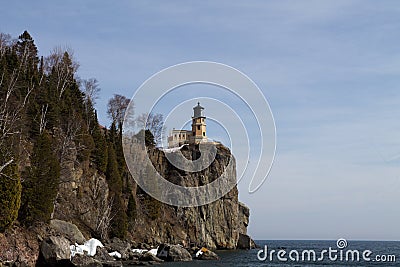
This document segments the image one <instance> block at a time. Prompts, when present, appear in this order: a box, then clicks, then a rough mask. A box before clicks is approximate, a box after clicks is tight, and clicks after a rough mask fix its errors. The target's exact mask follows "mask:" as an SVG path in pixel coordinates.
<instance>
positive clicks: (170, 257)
mask: <svg viewBox="0 0 400 267" xmlns="http://www.w3.org/2000/svg"><path fill="white" fill-rule="evenodd" d="M157 257H158V258H160V259H163V260H165V261H191V260H192V256H191V255H190V253H189V251H187V250H186V249H185V248H183V247H182V246H179V245H170V244H161V245H160V246H159V247H158V250H157Z"/></svg>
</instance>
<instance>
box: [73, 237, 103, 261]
mask: <svg viewBox="0 0 400 267" xmlns="http://www.w3.org/2000/svg"><path fill="white" fill-rule="evenodd" d="M97 247H101V248H102V247H104V246H103V244H102V243H101V242H100V241H99V240H97V239H95V238H92V239H89V240H88V241H86V242H85V244H83V245H78V244H77V243H75V245H71V246H69V249H70V250H71V257H74V256H75V255H76V254H80V255H83V254H85V251H86V252H87V254H88V255H89V256H92V257H93V256H94V255H96V250H97Z"/></svg>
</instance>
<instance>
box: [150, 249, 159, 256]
mask: <svg viewBox="0 0 400 267" xmlns="http://www.w3.org/2000/svg"><path fill="white" fill-rule="evenodd" d="M157 250H158V247H157V248H153V249H150V250H149V252H150V253H151V254H153V255H154V256H157Z"/></svg>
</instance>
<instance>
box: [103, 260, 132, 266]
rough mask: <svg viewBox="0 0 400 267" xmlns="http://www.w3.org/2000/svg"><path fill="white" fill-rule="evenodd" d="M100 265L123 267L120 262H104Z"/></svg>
mask: <svg viewBox="0 0 400 267" xmlns="http://www.w3.org/2000/svg"><path fill="white" fill-rule="evenodd" d="M102 264H103V267H123V266H124V264H123V262H122V261H106V262H102ZM128 266H129V265H128Z"/></svg>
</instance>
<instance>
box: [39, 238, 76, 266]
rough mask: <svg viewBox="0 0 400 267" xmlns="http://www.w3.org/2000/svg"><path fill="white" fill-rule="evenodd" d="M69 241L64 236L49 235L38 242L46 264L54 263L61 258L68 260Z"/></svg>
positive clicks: (69, 253)
mask: <svg viewBox="0 0 400 267" xmlns="http://www.w3.org/2000/svg"><path fill="white" fill-rule="evenodd" d="M69 245H70V243H69V241H68V240H67V239H66V238H64V237H56V236H50V237H49V238H48V239H46V240H44V241H43V242H42V243H41V244H40V253H41V256H42V257H43V260H44V262H45V263H47V264H48V265H51V266H53V265H56V264H57V262H59V261H61V260H69V259H70V256H71V251H70V248H69Z"/></svg>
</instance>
